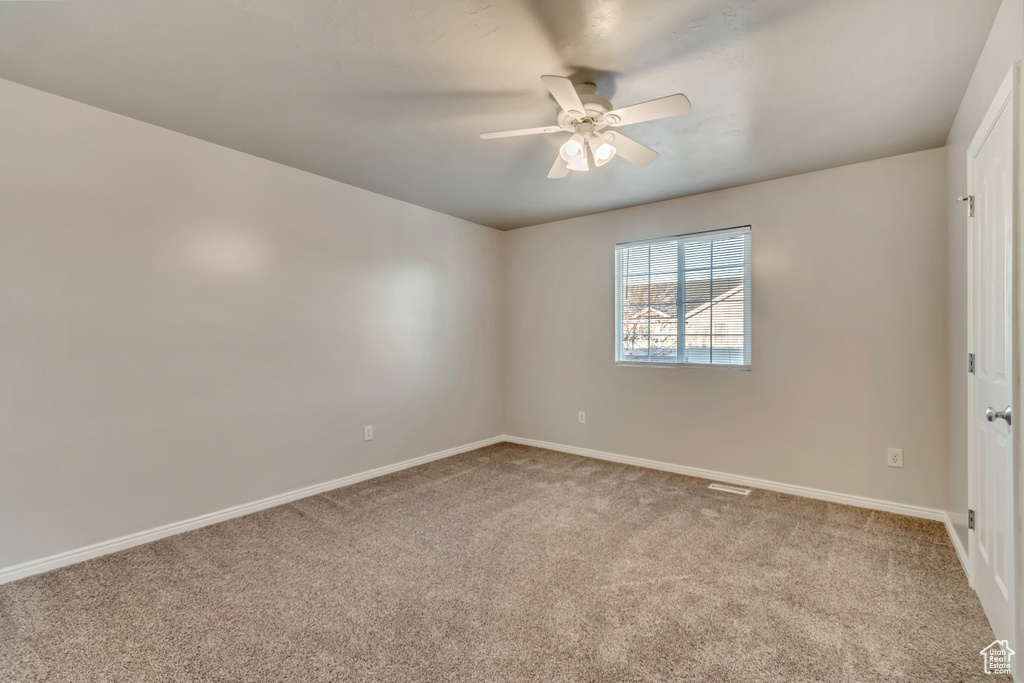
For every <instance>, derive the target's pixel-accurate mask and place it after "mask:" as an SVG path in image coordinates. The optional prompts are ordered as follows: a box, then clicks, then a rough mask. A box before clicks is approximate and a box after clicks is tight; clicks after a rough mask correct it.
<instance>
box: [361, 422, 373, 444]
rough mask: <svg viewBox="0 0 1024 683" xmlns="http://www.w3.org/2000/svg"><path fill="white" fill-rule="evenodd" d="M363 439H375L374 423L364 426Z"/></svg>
mask: <svg viewBox="0 0 1024 683" xmlns="http://www.w3.org/2000/svg"><path fill="white" fill-rule="evenodd" d="M363 441H373V425H366V426H365V427H363Z"/></svg>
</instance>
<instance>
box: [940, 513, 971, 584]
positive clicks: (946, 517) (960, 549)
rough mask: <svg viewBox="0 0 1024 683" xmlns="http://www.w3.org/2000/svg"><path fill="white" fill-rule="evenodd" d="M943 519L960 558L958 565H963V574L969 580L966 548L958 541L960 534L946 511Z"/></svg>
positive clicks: (957, 556)
mask: <svg viewBox="0 0 1024 683" xmlns="http://www.w3.org/2000/svg"><path fill="white" fill-rule="evenodd" d="M943 521H944V522H945V523H946V533H947V534H949V540H950V542H951V543H952V544H953V549H954V550H956V558H957V559H958V560H960V566H961V567H963V570H964V574H966V575H967V580H968V581H970V579H971V570H970V564H969V563H968V562H967V549H966V548H964V545H963V543H961V542H960V536H959V534H957V533H956V529H955V528H954V527H953V519H952V518H951V517H950V515H949V512H948V511H947V512H946V513H944V514H943Z"/></svg>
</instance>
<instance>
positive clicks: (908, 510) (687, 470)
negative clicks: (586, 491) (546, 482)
mask: <svg viewBox="0 0 1024 683" xmlns="http://www.w3.org/2000/svg"><path fill="white" fill-rule="evenodd" d="M504 440H505V441H509V442H511V443H518V444H522V445H523V446H536V447H537V448H546V449H548V450H552V451H561V452H563V453H572V454H573V455H582V456H584V457H587V458H596V459H598V460H609V461H611V462H619V463H623V464H625V465H635V466H637V467H646V468H647V469H652V470H662V471H663V472H675V473H676V474H685V475H687V476H690V477H697V478H700V479H709V480H712V481H721V482H725V483H727V484H738V485H740V486H749V487H752V488H756V489H767V490H769V491H778V492H779V493H788V494H790V495H793V496H801V497H802V498H814V499H816V500H827V501H830V502H832V503H842V504H843V505H852V506H854V507H860V508H867V509H869V510H881V511H883V512H892V513H895V514H897V515H907V516H908V517H920V518H921V519H932V520H935V521H937V522H941V521H944V520H945V516H946V513H945V511H943V510H935V509H932V508H925V507H920V506H917V505H907V504H906V503H894V502H892V501H888V500H879V499H878V498H866V497H864V496H854V495H851V494H849V493H836V492H834V491H825V490H823V489H812V488H809V487H806V486H795V485H793V484H783V483H781V482H777V481H770V480H768V479H756V478H754V477H744V476H741V475H738V474H728V473H726V472H717V471H715V470H705V469H701V468H699V467H688V466H686V465H676V464H674V463H668V462H661V461H659V460H646V459H644V458H634V457H633V456H631V455H617V454H615V453H605V452H604V451H595V450H592V449H590V448H578V447H576V446H566V445H564V444H557V443H549V442H547V441H537V440H536V439H524V438H522V437H519V436H505V437H504Z"/></svg>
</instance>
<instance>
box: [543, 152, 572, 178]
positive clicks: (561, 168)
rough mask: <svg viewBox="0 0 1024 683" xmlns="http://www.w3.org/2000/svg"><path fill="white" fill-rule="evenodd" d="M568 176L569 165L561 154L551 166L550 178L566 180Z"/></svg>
mask: <svg viewBox="0 0 1024 683" xmlns="http://www.w3.org/2000/svg"><path fill="white" fill-rule="evenodd" d="M567 175H569V164H567V163H565V161H564V160H563V159H562V155H561V154H559V155H558V156H557V157H555V163H554V165H552V166H551V170H550V171H548V178H564V177H565V176H567Z"/></svg>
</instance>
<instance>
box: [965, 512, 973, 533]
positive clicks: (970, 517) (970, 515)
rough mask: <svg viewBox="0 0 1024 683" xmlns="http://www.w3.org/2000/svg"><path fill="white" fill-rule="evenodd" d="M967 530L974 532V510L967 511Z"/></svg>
mask: <svg viewBox="0 0 1024 683" xmlns="http://www.w3.org/2000/svg"><path fill="white" fill-rule="evenodd" d="M967 528H968V529H970V530H971V531H974V510H968V511H967Z"/></svg>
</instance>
